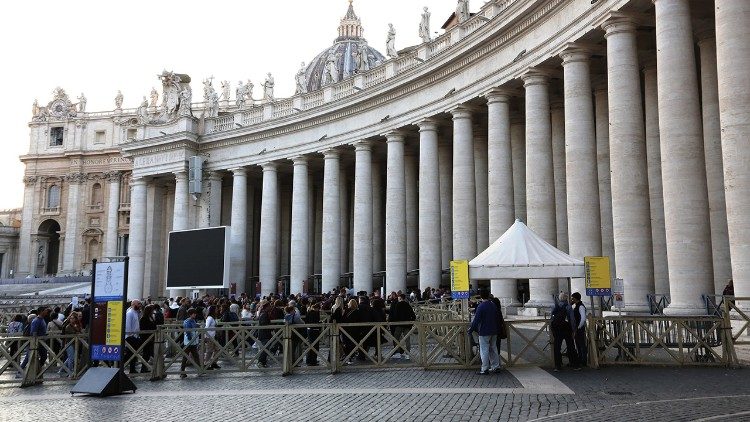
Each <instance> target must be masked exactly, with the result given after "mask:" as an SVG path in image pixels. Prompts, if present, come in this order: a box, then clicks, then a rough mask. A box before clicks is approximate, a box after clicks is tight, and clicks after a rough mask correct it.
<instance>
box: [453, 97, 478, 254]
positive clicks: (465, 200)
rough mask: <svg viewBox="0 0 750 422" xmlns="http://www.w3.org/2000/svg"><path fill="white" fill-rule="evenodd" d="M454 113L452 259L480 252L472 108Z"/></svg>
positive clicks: (461, 109) (462, 107)
mask: <svg viewBox="0 0 750 422" xmlns="http://www.w3.org/2000/svg"><path fill="white" fill-rule="evenodd" d="M451 113H452V114H453V259H455V260H461V259H466V260H471V259H473V258H474V257H475V256H476V255H477V202H476V181H475V175H474V141H473V139H472V138H473V136H472V135H473V131H472V123H471V110H470V109H468V108H466V107H464V106H459V107H457V108H455V109H453V110H451Z"/></svg>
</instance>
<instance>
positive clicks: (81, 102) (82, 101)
mask: <svg viewBox="0 0 750 422" xmlns="http://www.w3.org/2000/svg"><path fill="white" fill-rule="evenodd" d="M78 111H79V112H81V113H83V112H85V111H86V96H85V95H83V92H82V93H81V96H80V97H78Z"/></svg>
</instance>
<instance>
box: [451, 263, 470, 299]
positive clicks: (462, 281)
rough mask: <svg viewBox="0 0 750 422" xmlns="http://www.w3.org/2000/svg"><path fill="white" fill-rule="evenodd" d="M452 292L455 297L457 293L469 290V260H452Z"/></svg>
mask: <svg viewBox="0 0 750 422" xmlns="http://www.w3.org/2000/svg"><path fill="white" fill-rule="evenodd" d="M451 292H452V293H453V298H454V299H455V298H456V293H460V292H466V293H467V295H468V292H469V261H467V260H459V261H451Z"/></svg>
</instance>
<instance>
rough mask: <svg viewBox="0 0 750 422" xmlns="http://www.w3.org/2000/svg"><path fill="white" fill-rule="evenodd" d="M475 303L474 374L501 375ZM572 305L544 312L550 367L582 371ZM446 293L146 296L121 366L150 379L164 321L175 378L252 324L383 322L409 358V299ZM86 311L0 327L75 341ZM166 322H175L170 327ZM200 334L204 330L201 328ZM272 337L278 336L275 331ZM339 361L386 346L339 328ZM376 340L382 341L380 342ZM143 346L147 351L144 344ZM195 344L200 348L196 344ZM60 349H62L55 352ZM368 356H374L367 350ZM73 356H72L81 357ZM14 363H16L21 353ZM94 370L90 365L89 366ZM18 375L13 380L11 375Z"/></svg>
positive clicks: (20, 319) (501, 334)
mask: <svg viewBox="0 0 750 422" xmlns="http://www.w3.org/2000/svg"><path fill="white" fill-rule="evenodd" d="M479 296H480V298H479V301H478V302H473V301H472V303H471V309H472V315H473V317H472V319H471V324H470V327H469V329H468V332H469V334H470V335H471V334H472V333H476V334H477V338H478V341H475V340H474V337H473V336H471V339H472V344H476V345H478V348H479V354H480V357H481V361H482V366H481V370H480V372H479V374H481V375H485V374H489V373H490V372H497V371H500V370H501V369H502V365H501V361H500V358H499V350H501V341H502V340H503V339H505V338H507V331H506V330H507V328H506V324H505V322H504V318H503V313H502V306H501V303H500V301H499V300H498V299H497V298H493V297H491V295H490V294H489V292H488V291H487V290H480V295H479ZM571 296H572V300H571V303H568V297H567V295H566V294H565V293H561V294H560V298H559V301H558V302H557V304H556V305H555V307H554V309H553V310H552V314H551V321H550V327H551V331H552V334H553V342H554V362H555V368H556V369H555V370H559V369H561V366H562V353H561V348H562V343H563V342H564V343H566V347H567V354H568V359H569V361H570V366H572V367H573V368H574V369H578V368H580V367H581V366H584V365H585V364H586V358H587V353H586V338H585V323H586V308H585V306H584V305H583V303H582V302H581V300H580V299H581V296H580V294H578V293H573V295H571ZM450 298H451V295H450V291H448V290H445V289H434V288H427V289H425V290H424V291H420V290H418V289H413V290H411V291H409V292H408V293H404V292H401V291H398V292H391V293H390V294H389V295H388V296H387V297H385V298H383V297H381V295H380V293H379V292H378V291H374V292H370V293H368V292H364V291H361V292H356V293H355V292H354V291H353V290H352V289H347V288H343V287H342V288H339V289H336V290H333V291H331V292H328V293H325V294H322V295H316V296H311V295H310V296H308V295H302V294H298V295H289V296H284V295H277V294H270V295H267V296H264V297H260V296H259V295H258V296H256V297H250V296H248V295H247V294H245V293H242V294H240V295H239V296H236V297H234V296H233V297H227V296H213V295H208V294H207V295H204V296H202V297H198V298H194V299H190V298H183V297H177V298H170V299H167V300H163V301H160V302H159V303H157V301H154V300H151V299H150V298H148V299H144V300H143V301H141V300H133V301H131V302H129V303H128V308H127V311H126V313H125V341H126V342H127V343H128V344H129V345H130V347H129V348H124V352H125V353H124V356H123V359H124V361H126V362H127V361H129V371H130V373H136V372H138V371H137V370H138V368H137V366H138V365H139V364H140V366H141V368H140V372H150V371H151V365H152V359H153V358H154V356H153V353H154V347H153V346H154V344H153V342H154V336H153V335H151V333H153V332H154V331H155V330H156V329H157V328H158V327H159V326H161V325H163V324H165V323H175V324H179V325H180V326H182V328H183V330H182V331H181V334H180V335H179V336H178V337H177V338H176V339H175V340H176V342H177V344H179V345H181V346H182V348H183V349H184V351H185V352H184V354H183V356H184V357H183V359H182V365H181V373H182V375H181V376H182V377H185V376H186V375H185V368H186V366H188V365H190V364H197V365H201V366H202V367H203V368H205V369H206V370H213V369H220V368H221V367H220V366H219V359H220V357H221V356H220V352H221V348H222V347H223V346H224V345H225V344H226V343H227V342H233V343H234V344H233V346H234V347H233V348H232V349H231V350H233V353H235V354H237V353H238V352H237V350H238V347H237V341H238V340H237V337H236V336H232V332H231V331H229V330H222V329H220V328H219V327H221V326H222V325H227V324H228V325H230V326H231V325H232V324H238V325H245V324H253V325H256V326H259V327H269V326H273V325H274V324H276V325H279V324H289V325H299V324H318V323H320V322H322V321H325V320H327V321H330V322H335V323H339V324H342V323H371V322H388V323H394V324H393V325H391V326H390V328H389V329H390V332H391V335H392V337H393V339H395V341H393V342H392V345H393V348H394V351H393V352H392V358H395V359H404V360H408V359H410V357H411V342H410V335H409V334H410V332H411V329H412V325H411V324H409V322H413V321H415V320H416V314H415V312H414V309H413V307H412V305H411V304H410V302H439V301H441V300H450ZM90 313H91V302H90V298H87V299H86V300H85V301H83V302H82V304H81V305H80V306H78V307H74V306H73V304H71V305H69V306H68V307H67V308H65V309H61V308H60V307H54V308H49V307H40V308H39V309H37V310H36V311H34V312H32V313H30V314H29V315H27V316H24V315H16V317H15V318H14V319H13V321H12V322H10V324H9V325H8V328H7V332H8V333H9V334H11V335H13V334H17V335H24V336H46V335H48V334H67V335H74V334H80V333H82V332H84V331H85V330H86V329H87V325H88V323H89V318H90ZM172 321H174V322H172ZM199 328H203V329H204V330H200V333H199V332H198V331H199V330H198V329H199ZM276 330H278V329H276ZM295 332H296V333H297V335H295V336H294V339H293V343H292V344H293V356H294V362H296V363H300V362H301V361H304V362H305V364H306V365H308V366H315V365H319V364H320V362H319V360H320V359H321V358H323V359H331V356H330V355H329V356H325V357H324V356H321V353H320V350H318V348H317V347H315V348H308V350H307V353H306V354H305V356H304V359H300V358H302V356H301V354H302V341H300V339H301V338H303V337H304V338H306V339H307V341H308V342H309V343H310V344H316V342H319V341H320V339H319V338H318V337H319V335H320V327H319V326H318V327H303V328H299V329H295ZM340 332H341V334H340V338H339V343H338V345H339V347H340V350H341V352H340V354H339V358H340V359H342V360H343V362H344V363H345V364H351V363H352V362H353V361H354V360H355V359H356V360H359V361H367V360H368V359H378V358H380V356H379V354H380V353H381V350H380V348H378V347H376V346H377V344H378V343H380V344H381V345H382V344H387V343H388V342H386V341H385V340H384V339H383V338H382V334H376V335H372V332H371V331H370V327H369V326H364V325H362V326H349V327H346V328H342V329H341V330H340ZM273 334H274V330H273V329H270V328H267V329H257V330H255V331H254V334H253V336H254V337H253V339H252V340H253V341H252V342H251V343H250V344H248V346H249V347H251V348H253V349H256V350H257V359H256V362H257V366H258V367H261V368H262V367H267V366H268V357H269V356H270V355H273V354H278V353H279V351H280V348H281V343H280V341H279V340H278V337H276V338H275V340H274V341H273V342H271V340H272V338H273ZM378 340H380V341H378ZM144 343H145V344H144ZM18 345H19V343H17V342H14V343H11V344H10V350H9V351H10V355H11V356H16V352H17V351H18V347H19V346H18ZM201 345H202V346H203V347H200V346H201ZM50 346H51V350H52V351H53V352H54V354H55V355H60V354H62V356H63V358H62V359H60V360H61V361H63V362H64V364H62V365H60V368H59V369H58V372H59V373H60V374H61V375H64V376H65V375H70V374H72V371H73V368H74V363H75V359H77V358H80V356H76V351H75V350H74V347H73V343H72V342H64V341H62V340H59V339H58V340H53V341H51V343H50ZM61 348H65V350H61ZM371 349H374V356H373V355H370V350H371ZM132 351H139V353H140V356H139V358H133V357H132V355H131V354H132ZM79 353H80V351H79ZM18 356H21V355H20V354H19V355H18ZM29 356H30V354H29V353H28V351H26V353H25V355H24V358H23V360H22V361H21V368H22V369H23V368H26V366H27V365H28V359H29ZM37 358H38V359H39V364H40V365H43V364H44V363H45V362H46V361H47V360H48V359H49V361H50V366H52V365H54V363H55V361H56V359H55V358H54V356H47V350H46V349H45V348H39V349H38V350H37ZM191 361H192V362H191ZM92 364H93V365H97V364H98V362H92ZM18 376H20V373H19V374H18Z"/></svg>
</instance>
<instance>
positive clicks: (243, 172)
mask: <svg viewBox="0 0 750 422" xmlns="http://www.w3.org/2000/svg"><path fill="white" fill-rule="evenodd" d="M229 171H231V172H232V174H233V175H235V176H247V168H246V167H235V168H231V169H229Z"/></svg>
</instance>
